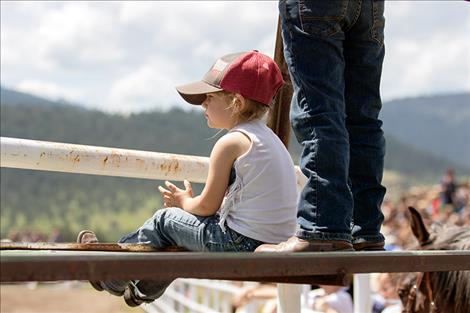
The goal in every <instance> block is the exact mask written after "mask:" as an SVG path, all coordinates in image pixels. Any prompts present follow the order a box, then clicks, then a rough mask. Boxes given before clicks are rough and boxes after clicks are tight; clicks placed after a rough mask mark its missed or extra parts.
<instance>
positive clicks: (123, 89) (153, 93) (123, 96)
mask: <svg viewBox="0 0 470 313" xmlns="http://www.w3.org/2000/svg"><path fill="white" fill-rule="evenodd" d="M181 77H182V75H181V69H180V66H179V64H178V63H175V62H174V61H173V60H171V59H168V58H166V57H164V56H156V57H155V58H154V59H153V60H151V61H150V62H149V63H146V64H143V65H142V66H141V67H139V68H137V69H135V71H132V72H130V73H129V74H128V75H126V76H124V77H121V78H119V79H117V80H116V81H114V82H113V83H112V85H111V88H110V90H109V95H108V97H107V98H106V99H105V102H104V103H103V105H102V106H101V109H103V110H105V111H114V112H129V111H141V110H149V109H154V108H155V107H158V108H160V109H168V108H170V107H171V105H174V104H178V103H179V104H180V105H181V104H182V100H180V98H179V96H178V94H177V92H176V90H175V86H176V85H178V84H182V82H181Z"/></svg>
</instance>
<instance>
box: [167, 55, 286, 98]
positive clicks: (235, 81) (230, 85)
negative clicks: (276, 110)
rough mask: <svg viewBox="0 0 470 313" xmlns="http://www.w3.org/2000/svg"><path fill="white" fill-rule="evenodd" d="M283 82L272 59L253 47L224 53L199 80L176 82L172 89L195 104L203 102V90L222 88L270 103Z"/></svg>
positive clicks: (214, 90) (211, 90)
mask: <svg viewBox="0 0 470 313" xmlns="http://www.w3.org/2000/svg"><path fill="white" fill-rule="evenodd" d="M283 84H284V80H283V79H282V74H281V71H280V70H279V67H278V66H277V64H276V63H275V62H274V61H273V59H271V58H270V57H269V56H267V55H264V54H262V53H260V52H258V51H256V50H253V51H249V52H239V53H232V54H227V55H224V56H223V57H221V58H219V59H217V61H215V63H214V64H213V65H212V66H211V68H210V70H209V71H208V72H207V73H206V74H205V75H204V77H203V78H202V80H200V81H198V82H194V83H191V84H187V85H182V86H178V87H176V90H177V91H178V93H179V94H180V95H181V97H183V99H184V100H185V101H186V102H189V103H191V104H196V105H198V104H202V102H204V100H205V99H206V94H208V93H211V92H217V91H222V90H225V91H229V92H233V93H238V94H240V95H242V96H243V97H245V98H248V99H252V100H256V101H258V102H261V103H263V104H266V105H270V104H271V102H272V100H273V98H274V96H275V95H276V93H277V91H278V90H279V88H281V86H282V85H283Z"/></svg>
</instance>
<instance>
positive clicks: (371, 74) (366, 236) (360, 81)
mask: <svg viewBox="0 0 470 313" xmlns="http://www.w3.org/2000/svg"><path fill="white" fill-rule="evenodd" d="M383 9H384V3H383V1H363V2H362V8H361V11H360V14H359V16H358V17H357V20H356V22H355V23H354V24H353V26H352V27H351V28H350V29H349V30H347V31H346V32H345V35H346V36H345V41H344V46H343V47H344V59H345V70H344V77H345V92H344V94H345V103H346V128H347V130H348V133H349V145H350V163H349V180H350V184H351V190H352V193H353V199H354V210H353V223H352V228H351V232H352V237H353V243H354V244H355V248H356V247H361V246H363V245H368V244H370V243H377V242H382V243H383V241H384V237H383V236H382V235H381V234H380V226H381V224H382V222H383V214H382V212H381V209H380V208H381V204H382V200H383V197H384V195H385V188H384V187H383V186H382V185H381V181H382V174H383V168H384V155H385V140H384V136H383V131H382V129H381V126H382V121H380V120H379V118H378V117H379V112H380V109H381V106H382V103H381V98H380V90H379V89H380V78H381V73H382V62H383V58H384V45H383V30H384V17H383Z"/></svg>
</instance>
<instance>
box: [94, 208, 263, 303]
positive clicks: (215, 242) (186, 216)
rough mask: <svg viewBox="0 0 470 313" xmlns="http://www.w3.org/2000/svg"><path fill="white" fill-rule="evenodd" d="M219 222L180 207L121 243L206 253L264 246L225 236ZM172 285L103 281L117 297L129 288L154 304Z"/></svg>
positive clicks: (161, 214) (153, 219)
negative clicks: (172, 247)
mask: <svg viewBox="0 0 470 313" xmlns="http://www.w3.org/2000/svg"><path fill="white" fill-rule="evenodd" d="M218 223H219V216H218V215H212V216H204V217H203V216H196V215H193V214H190V213H188V212H186V211H184V210H182V209H180V208H166V209H161V210H158V211H157V212H156V213H155V214H154V215H153V216H152V217H151V218H150V219H148V220H147V221H146V222H145V223H144V224H143V225H142V227H140V228H139V229H137V230H136V231H135V232H133V233H130V234H128V235H126V236H124V237H122V238H121V239H120V240H119V242H120V243H140V244H147V245H151V246H153V247H155V248H165V247H169V246H179V247H184V248H186V249H188V250H191V251H206V252H252V251H254V250H255V249H256V248H257V247H258V246H259V245H261V244H263V242H261V241H258V240H255V239H251V238H248V237H246V236H243V235H241V234H239V233H237V232H235V231H234V230H232V229H230V228H229V227H226V232H225V233H224V232H223V231H222V229H221V228H220V226H219V225H218ZM170 283H171V280H169V281H159V280H134V281H114V280H113V281H106V282H102V285H103V287H104V288H105V289H106V290H108V291H110V292H111V293H114V294H118V293H119V291H123V290H124V289H125V288H126V287H127V286H129V288H133V292H134V294H135V295H137V296H138V297H139V298H140V299H142V300H148V301H152V300H155V299H157V298H159V297H160V296H161V295H162V294H163V292H164V291H165V289H166V287H168V285H169V284H170Z"/></svg>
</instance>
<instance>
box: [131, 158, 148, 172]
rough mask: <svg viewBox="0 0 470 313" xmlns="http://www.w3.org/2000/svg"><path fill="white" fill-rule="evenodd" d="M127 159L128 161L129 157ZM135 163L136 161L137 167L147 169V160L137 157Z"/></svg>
mask: <svg viewBox="0 0 470 313" xmlns="http://www.w3.org/2000/svg"><path fill="white" fill-rule="evenodd" d="M126 161H127V158H126ZM135 163H136V166H137V168H140V169H145V168H146V167H145V161H144V160H142V159H135Z"/></svg>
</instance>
